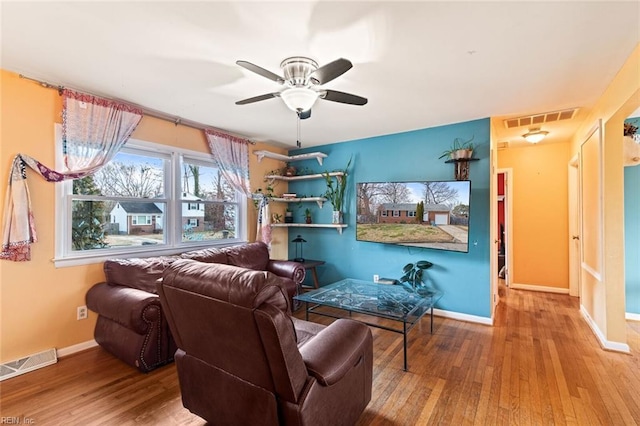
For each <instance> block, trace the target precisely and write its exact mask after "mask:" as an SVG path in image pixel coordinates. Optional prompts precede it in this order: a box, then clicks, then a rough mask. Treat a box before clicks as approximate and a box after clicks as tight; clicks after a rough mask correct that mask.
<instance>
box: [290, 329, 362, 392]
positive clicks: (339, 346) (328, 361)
mask: <svg viewBox="0 0 640 426" xmlns="http://www.w3.org/2000/svg"><path fill="white" fill-rule="evenodd" d="M367 352H368V353H370V354H371V353H372V352H373V337H372V336H371V330H369V327H367V326H366V325H364V324H362V323H359V322H357V321H353V320H349V319H339V320H337V321H335V322H333V323H332V324H331V325H329V326H328V327H327V328H325V329H324V330H322V331H320V332H319V333H318V334H317V335H316V336H315V337H313V338H312V339H310V340H309V341H308V342H307V343H305V344H304V345H303V346H302V347H301V348H300V354H301V355H302V359H303V361H304V363H305V364H306V366H307V370H308V371H309V374H310V375H311V376H313V377H315V378H316V379H317V380H318V381H319V382H320V383H321V384H322V385H324V386H331V385H333V384H335V383H337V382H338V381H340V379H342V378H343V377H344V376H345V374H347V372H349V371H350V370H351V369H352V368H353V367H355V366H356V365H358V364H359V363H360V362H362V361H363V358H364V356H365V354H366V353H367ZM370 356H371V355H370Z"/></svg>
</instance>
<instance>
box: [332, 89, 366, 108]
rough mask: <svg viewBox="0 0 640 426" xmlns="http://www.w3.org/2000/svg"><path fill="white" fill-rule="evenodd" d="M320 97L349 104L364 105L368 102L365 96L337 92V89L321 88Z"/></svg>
mask: <svg viewBox="0 0 640 426" xmlns="http://www.w3.org/2000/svg"><path fill="white" fill-rule="evenodd" d="M320 98H322V99H324V100H327V101H332V102H340V103H343V104H351V105H364V104H366V103H367V102H368V100H367V98H363V97H361V96H356V95H352V94H351V93H344V92H338V91H337V90H323V91H322V94H321V95H320Z"/></svg>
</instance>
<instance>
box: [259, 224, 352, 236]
mask: <svg viewBox="0 0 640 426" xmlns="http://www.w3.org/2000/svg"><path fill="white" fill-rule="evenodd" d="M347 226H349V225H346V224H343V223H340V224H338V223H273V224H271V227H272V228H334V229H335V230H336V231H338V234H342V230H343V229H344V228H346V227H347Z"/></svg>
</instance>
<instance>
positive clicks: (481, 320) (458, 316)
mask: <svg viewBox="0 0 640 426" xmlns="http://www.w3.org/2000/svg"><path fill="white" fill-rule="evenodd" d="M433 315H436V316H439V317H443V318H451V319H454V320H458V321H466V322H475V323H476V324H483V325H493V318H487V317H479V316H476V315H469V314H462V313H460V312H452V311H443V310H442V309H434V310H433Z"/></svg>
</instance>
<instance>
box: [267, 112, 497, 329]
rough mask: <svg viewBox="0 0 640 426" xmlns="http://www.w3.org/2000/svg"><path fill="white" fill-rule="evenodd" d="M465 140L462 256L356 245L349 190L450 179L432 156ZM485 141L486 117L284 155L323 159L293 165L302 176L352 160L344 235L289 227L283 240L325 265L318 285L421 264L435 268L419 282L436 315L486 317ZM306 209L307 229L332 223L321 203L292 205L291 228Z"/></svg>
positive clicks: (308, 188)
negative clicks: (468, 159) (438, 295)
mask: <svg viewBox="0 0 640 426" xmlns="http://www.w3.org/2000/svg"><path fill="white" fill-rule="evenodd" d="M472 136H473V137H474V140H473V142H474V143H475V144H476V150H475V153H474V157H476V158H479V161H474V162H472V163H470V174H469V179H470V180H471V201H470V220H469V252H468V253H458V252H450V251H442V250H435V249H423V248H415V247H411V248H409V247H400V246H394V245H389V244H379V243H370V242H362V241H356V237H355V220H356V217H355V216H356V214H355V211H356V201H355V187H356V183H358V182H381V181H412V180H454V165H453V164H446V163H445V162H444V161H445V159H438V157H440V155H441V154H442V152H443V151H444V150H447V149H449V147H450V145H451V144H452V142H453V140H454V139H455V138H462V139H463V140H468V139H469V138H471V137H472ZM489 137H490V120H489V119H488V118H486V119H481V120H475V121H469V122H465V123H457V124H451V125H447V126H440V127H433V128H428V129H421V130H415V131H410V132H405V133H398V134H392V135H385V136H378V137H373V138H368V139H360V140H354V141H349V142H341V143H335V144H330V145H323V146H316V147H313V148H308V149H301V150H295V151H291V152H290V154H301V153H305V152H314V151H320V152H324V153H325V154H327V155H328V157H327V158H326V159H324V164H323V165H322V166H319V164H318V162H317V161H316V160H308V161H301V162H296V163H295V166H297V167H302V168H306V169H307V170H306V172H316V173H321V172H324V171H334V170H341V169H344V168H345V167H346V165H347V163H348V161H349V159H350V158H353V160H352V164H351V167H350V173H349V177H348V185H347V188H348V192H347V198H346V202H345V205H346V207H345V223H346V224H348V227H347V228H346V229H345V230H344V231H343V234H342V235H340V234H338V232H337V231H335V230H333V229H313V228H290V229H289V240H292V239H293V238H295V237H296V235H298V234H300V235H301V236H302V237H303V238H304V239H305V240H307V243H305V244H304V248H303V250H304V257H305V258H308V259H318V260H325V261H326V265H324V266H320V267H318V268H317V269H318V277H319V281H320V285H325V284H329V283H332V282H335V281H338V280H341V279H343V278H357V279H363V280H372V278H373V275H374V274H378V275H380V277H388V278H399V277H400V276H401V275H402V267H403V266H404V265H406V264H407V263H409V262H416V261H418V260H422V259H424V260H428V261H430V262H432V263H433V264H434V266H433V267H432V268H430V269H428V270H427V271H426V273H427V276H428V278H427V281H426V282H427V284H429V285H431V286H433V287H435V288H438V289H440V290H442V291H443V292H444V296H443V298H442V299H441V300H440V302H439V303H438V305H437V307H438V308H440V309H444V310H447V311H453V312H459V313H464V314H469V315H474V316H480V317H487V318H488V317H490V316H491V279H490V250H491V247H492V243H491V238H490V233H489V224H490V190H489V183H490V169H489V155H490V149H489ZM303 143H304V141H303ZM325 189H326V184H325V182H324V180H321V179H319V180H308V181H297V182H290V183H289V191H290V192H295V193H297V194H298V196H300V195H305V196H320V195H321V194H323V193H324V191H325ZM276 192H277V189H276ZM307 207H309V208H310V209H311V210H312V216H313V221H314V223H331V214H332V206H331V204H330V203H326V204H325V205H324V207H323V208H322V209H320V208H319V207H318V206H317V205H316V204H315V203H314V204H311V203H303V204H302V205H301V206H300V208H299V207H297V206H296V205H291V208H292V210H293V212H294V213H293V214H294V218H295V222H303V220H302V216H303V212H304V210H305V208H307ZM289 244H290V245H289V253H290V254H291V255H292V256H291V257H293V255H294V254H295V250H296V247H295V244H293V243H289ZM306 283H307V284H310V283H311V281H310V277H307V281H306Z"/></svg>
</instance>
